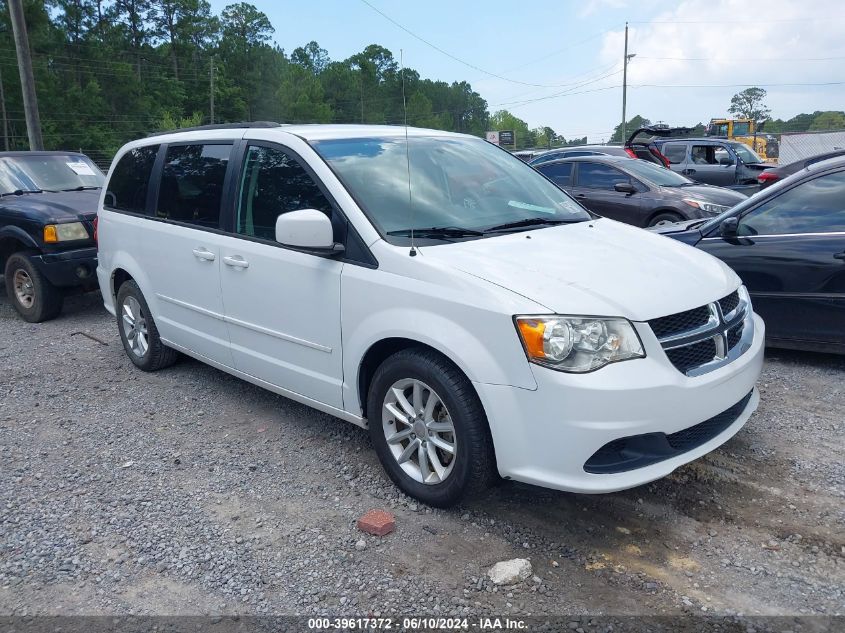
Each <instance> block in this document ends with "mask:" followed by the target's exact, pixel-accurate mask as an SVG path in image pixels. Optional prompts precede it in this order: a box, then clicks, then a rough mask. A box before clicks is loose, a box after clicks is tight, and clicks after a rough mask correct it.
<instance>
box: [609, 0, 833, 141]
mask: <svg viewBox="0 0 845 633" xmlns="http://www.w3.org/2000/svg"><path fill="white" fill-rule="evenodd" d="M755 18H756V20H755ZM734 20H735V21H734ZM623 37H624V34H623V31H622V30H621V29H618V30H615V31H612V32H610V33H607V34H606V35H605V36H604V40H603V42H602V45H601V52H600V54H599V59H600V60H601V61H607V62H612V61H613V60H616V59H618V60H620V61H621V58H622V50H623ZM628 49H629V52H630V53H636V55H637V56H636V58H635V59H633V60H632V61H631V63H630V64H629V66H628V83H629V85H630V86H632V87H631V89H629V92H628V97H629V108H628V113H629V117H630V116H631V115H633V114H637V113H640V114H643V115H644V116H647V117H650V118H652V119H653V120H657V119H663V120H666V121H667V122H668V123H677V124H684V123H686V124H688V123H696V122H697V121H706V120H709V118H710V117H713V116H722V115H724V114H726V109H727V107H728V104H729V103H730V98H731V96H732V95H733V94H735V93H736V92H738V91H739V90H741V89H742V87H745V86H752V85H760V86H762V87H766V86H765V84H783V83H819V82H835V81H845V59H839V60H828V61H809V60H808V58H825V57H826V58H829V57H845V11H843V5H842V4H841V0H805V1H804V2H801V3H798V2H794V1H791V0H766V3H765V11H764V12H760V11H756V10H754V8H753V6H752V5H749V4H748V2H747V1H746V0H685V1H683V2H681V3H680V4H678V5H677V6H676V7H674V8H673V9H671V10H668V11H664V12H661V13H659V14H656V15H655V16H654V18H653V19H652V20H651V21H649V22H648V23H645V24H639V23H636V24H632V25H631V27H630V29H629V43H628ZM640 84H657V85H713V84H716V85H725V84H740V87H724V88H699V89H695V88H656V87H647V86H643V87H640V88H637V87H636V86H637V85H640ZM766 90H767V91H768V97H767V103H768V105H769V107H771V109H772V115H773V116H774V117H783V118H788V117H790V116H793V115H794V114H796V113H798V112H812V111H814V110H817V109H821V110H824V109H830V108H836V109H842V108H843V107H845V98H843V96H844V95H845V86H832V87H829V88H821V87H820V88H815V87H789V86H780V87H778V86H771V87H766Z"/></svg>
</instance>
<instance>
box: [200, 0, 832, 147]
mask: <svg viewBox="0 0 845 633" xmlns="http://www.w3.org/2000/svg"><path fill="white" fill-rule="evenodd" d="M368 2H369V3H370V4H372V5H373V6H375V7H376V8H377V9H379V10H380V11H382V12H384V13H385V14H387V15H388V16H390V18H392V19H393V20H395V21H396V22H399V23H400V24H402V25H403V26H405V27H406V28H407V29H409V30H410V31H413V32H414V33H415V34H417V35H419V36H420V37H422V38H424V39H426V40H428V41H429V42H431V43H432V44H434V45H435V46H437V47H439V48H441V49H443V50H444V51H447V52H448V53H449V54H451V55H452V56H453V57H456V58H458V59H460V60H462V61H463V62H465V63H461V62H459V61H456V60H454V59H452V58H450V57H448V56H446V55H444V54H442V53H441V52H438V51H437V50H435V49H433V48H432V47H430V46H428V45H426V44H424V43H423V42H421V41H419V40H418V39H415V38H414V37H413V36H412V35H410V34H408V33H407V32H405V31H403V30H402V29H401V28H399V27H397V26H396V25H394V24H392V23H391V22H389V21H388V20H387V19H385V18H384V17H383V16H381V15H379V14H378V13H377V12H376V11H374V10H373V9H371V8H370V7H369V6H367V4H366V3H364V2H363V1H362V0H310V1H307V2H303V1H302V0H272V1H271V0H254V1H253V4H255V5H256V6H257V7H258V8H259V9H260V10H262V11H264V12H265V13H266V14H267V16H268V17H269V18H270V21H271V22H272V24H273V26H274V28H275V29H276V32H275V35H274V39H275V41H276V42H277V43H278V44H279V45H280V46H282V47H283V48H284V49H285V50H286V51H287V52H290V51H291V50H293V49H294V48H296V47H297V46H300V45H302V44H305V43H307V42H309V41H311V40H316V41H317V42H319V44H320V45H321V46H322V47H323V48H325V49H326V50H328V52H329V55H330V56H331V58H332V59H335V60H340V59H345V58H346V57H349V56H350V55H352V54H354V53H357V52H359V51H361V50H362V49H363V48H364V47H365V46H367V45H369V44H381V45H382V46H385V47H387V48H389V49H390V50H392V51H393V53H394V55H395V56H396V57H397V58H398V57H399V49H404V55H405V63H406V64H407V65H408V66H411V67H413V68H415V69H416V70H418V71H419V72H420V74H421V75H422V76H423V77H429V78H432V79H441V80H446V81H453V80H467V81H469V82H470V83H472V85H473V88H474V89H475V90H477V91H478V92H479V93H480V94H481V95H482V96H483V97H484V98H485V99H486V100H487V102H488V103H489V104H490V110H491V111H494V110H497V109H502V108H504V109H508V110H510V111H511V112H513V113H514V114H515V115H517V116H519V117H520V118H522V119H524V120H525V121H527V122H528V124H529V126H531V127H536V126H539V125H549V126H551V127H552V128H553V129H555V131H557V132H558V133H561V134H563V135H564V136H566V137H570V138H571V137H575V136H584V135H586V136H588V137H589V140H590V142H595V141H601V140H603V139H606V138H607V137H608V136H609V135H610V133H611V131H612V130H613V128H614V126H615V125H617V124H618V123H619V121H620V120H621V116H622V113H621V109H622V105H621V101H622V89H621V84H622V73H621V68H622V56H623V54H622V50H623V48H622V46H623V35H622V34H623V31H624V24H625V21H626V20H627V21H629V22H631V25H630V29H631V30H630V33H629V52H631V53H636V54H637V57H636V58H635V59H633V60H632V61H631V63H630V65H629V67H628V73H629V74H628V81H629V85H630V86H631V87H630V88H629V90H628V110H627V112H628V118H630V117H631V116H633V115H634V114H642V115H643V116H646V117H648V118H650V119H652V120H653V121H657V120H662V121H665V122H667V123H670V124H679V125H680V124H695V123H697V122H699V121H705V122H706V121H708V120H709V119H710V118H711V117H716V116H724V115H725V114H726V109H727V107H728V104H729V103H730V98H731V96H732V95H733V94H734V93H736V92H738V91H739V90H741V89H742V88H743V87H746V86H750V85H761V86H762V87H766V89H767V90H768V92H769V95H768V99H767V104H768V106H769V107H770V108H771V109H772V115H773V116H774V117H776V118H777V117H780V118H789V117H791V116H794V115H795V114H798V113H799V112H812V111H814V110H829V109H836V110H842V109H845V84H843V83H841V82H845V6H843V5H842V4H841V3H840V1H839V0H806V1H804V2H801V3H798V2H795V1H793V0H766V2H765V6H766V10H765V11H763V12H759V11H755V10H754V9H753V5H754V3H752V4H751V5H749V3H748V2H747V0H683V1H681V2H677V1H676V2H671V1H662V0H581V1H579V2H574V1H571V0H557V1H553V0H527V1H523V2H517V1H514V0H508V1H505V0H485V1H483V2H482V1H478V0H425V1H409V0H368ZM211 4H212V7H213V10H214V11H215V12H216V13H219V12H220V11H221V10H222V8H223V7H224V6H225V5H226V4H229V3H228V2H221V1H219V0H213V1H212V3H211ZM471 66H474V67H476V68H478V69H481V71H479V70H476V69H474V68H472V67H471ZM482 71H483V72H482ZM488 73H491V74H494V75H499V76H500V77H502V78H504V79H501V78H496V77H492V76H491V75H490V74H488ZM822 83H824V84H830V85H807V84H822ZM525 84H535V85H525ZM786 84H800V85H786Z"/></svg>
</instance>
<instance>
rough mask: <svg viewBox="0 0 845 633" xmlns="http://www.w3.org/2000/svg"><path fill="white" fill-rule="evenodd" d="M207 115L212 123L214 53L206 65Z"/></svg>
mask: <svg viewBox="0 0 845 633" xmlns="http://www.w3.org/2000/svg"><path fill="white" fill-rule="evenodd" d="M208 84H209V86H208V110H209V114H208V117H209V119H210V121H211V123H214V55H212V56H211V63H210V65H209V66H208Z"/></svg>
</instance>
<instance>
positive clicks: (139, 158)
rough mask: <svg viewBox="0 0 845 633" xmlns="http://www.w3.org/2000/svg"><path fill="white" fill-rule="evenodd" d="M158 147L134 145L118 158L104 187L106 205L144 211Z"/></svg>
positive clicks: (122, 209)
mask: <svg viewBox="0 0 845 633" xmlns="http://www.w3.org/2000/svg"><path fill="white" fill-rule="evenodd" d="M158 147H159V146H158V145H148V146H147V147H136V148H135V149H131V150H129V151H128V152H126V153H125V154H124V155H123V156H122V157H121V158H120V161H119V162H118V163H117V166H115V168H114V172H112V175H111V178H110V179H109V184H108V187H107V188H106V199H105V206H106V207H108V208H110V209H117V210H120V211H132V212H134V213H144V212H145V211H146V209H147V188H148V186H149V184H150V174H151V173H152V171H153V163H155V159H156V154H158Z"/></svg>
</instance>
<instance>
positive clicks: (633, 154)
mask: <svg viewBox="0 0 845 633" xmlns="http://www.w3.org/2000/svg"><path fill="white" fill-rule="evenodd" d="M625 153H626V154H628V156H630V157H631V158H639V156H637V153H636V152H635V151H634V150H632V149H631V148H630V147H626V148H625Z"/></svg>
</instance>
